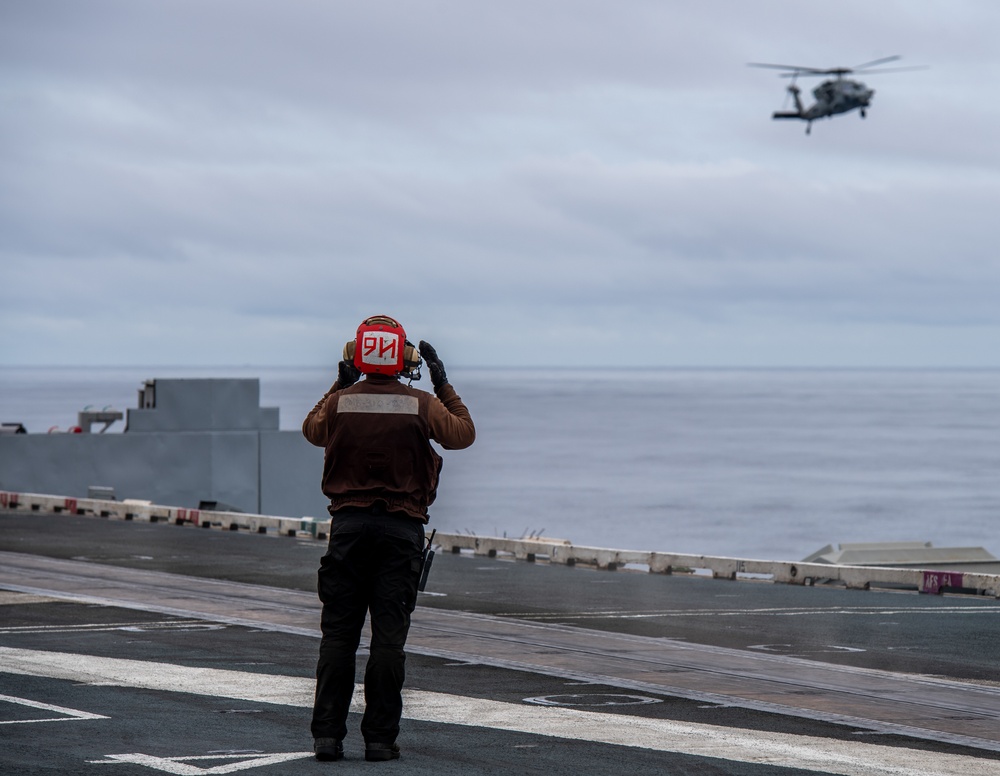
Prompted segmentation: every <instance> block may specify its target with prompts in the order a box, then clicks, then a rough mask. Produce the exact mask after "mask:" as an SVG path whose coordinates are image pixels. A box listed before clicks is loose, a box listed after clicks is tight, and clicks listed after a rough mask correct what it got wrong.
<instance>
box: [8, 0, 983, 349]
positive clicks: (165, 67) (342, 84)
mask: <svg viewBox="0 0 1000 776" xmlns="http://www.w3.org/2000/svg"><path fill="white" fill-rule="evenodd" d="M998 40H1000V4H998V3H993V2H984V1H979V2H961V1H960V0H948V2H942V1H940V0H937V1H935V2H922V1H921V0H900V1H899V2H888V1H887V0H885V1H882V2H878V3H872V2H870V0H838V1H837V2H833V3H816V2H810V3H804V2H791V1H788V2H777V1H773V0H772V1H770V2H768V1H766V0H758V2H753V3H748V2H742V0H729V1H728V2H725V1H722V0H699V2H680V1H679V0H659V1H656V2H654V1H652V0H650V1H649V2H643V1H641V0H618V1H617V2H596V1H594V0H504V2H469V1H468V0H438V1H436V2H435V1H434V0H405V1H404V0H396V1H395V2H382V1H381V0H364V2H361V1H360V0H359V1H358V2H338V1H337V0H326V1H323V0H312V1H306V0H282V2H280V3H279V2H259V1H254V0H233V1H231V2H229V1H223V0H218V1H215V2H213V1H211V0H195V1H192V2H185V1H182V0H174V1H172V2H166V1H163V2H153V1H143V0H120V1H117V0H87V2H80V0H67V1H66V2H57V1H54V0H31V2H4V3H0V100H2V106H0V292H2V301H0V363H3V364H32V365H33V364H121V365H140V364H141V365H177V364H190V365H205V366H212V365H240V364H259V365H323V364H327V363H331V362H333V361H335V360H337V359H338V358H339V352H340V349H341V347H342V345H343V342H344V341H345V340H346V339H348V338H349V337H351V336H353V333H354V330H355V329H356V327H357V325H358V323H359V322H360V320H361V319H362V318H363V317H365V316H368V315H373V314H376V313H387V314H390V315H393V316H395V317H397V318H398V319H399V320H400V321H401V322H402V323H403V325H404V327H405V328H406V329H407V332H408V334H410V335H411V337H412V338H413V339H414V340H416V339H420V338H423V339H427V340H429V341H431V342H432V343H434V344H435V345H436V346H437V348H438V350H439V351H440V353H441V355H442V357H443V358H444V360H445V363H446V364H448V363H451V364H460V365H468V366H473V365H488V364H496V365H548V364H552V365H566V366H591V365H600V366H614V365H651V366H888V367H892V366H1000V346H998V343H1000V337H998V334H1000V302H998V293H997V291H998V288H1000V252H998V250H997V237H996V234H995V232H994V227H995V224H996V223H997V221H998V218H1000V216H998V214H1000V146H998V142H997V138H998V137H1000V99H998V96H1000V88H998V84H1000V46H998V45H997V41H998ZM896 54H898V55H901V56H902V57H903V59H902V60H901V61H900V62H899V63H898V64H900V65H926V66H928V69H926V70H919V71H914V72H902V73H892V74H882V75H870V76H865V77H864V79H863V80H864V81H865V82H866V83H867V84H868V85H869V86H871V87H873V88H874V89H875V90H876V95H875V98H874V100H873V104H872V106H871V108H870V109H869V111H868V117H867V119H865V120H862V119H861V117H860V116H859V115H858V113H857V112H853V113H850V114H846V115H843V116H838V117H836V118H834V119H831V120H823V121H820V122H818V123H816V124H815V125H814V126H813V130H812V134H811V135H810V136H806V134H805V132H804V129H805V127H804V125H803V124H802V123H800V122H777V121H772V120H771V119H770V115H771V113H772V111H774V110H778V109H781V108H782V105H783V103H784V101H785V94H784V88H785V86H786V85H787V80H785V79H781V78H779V77H777V75H778V74H777V72H776V71H768V70H763V69H753V68H748V67H747V66H746V63H747V62H751V61H753V62H777V63H790V64H795V65H806V66H812V67H832V66H850V65H856V64H860V63H863V62H867V61H870V60H873V59H877V58H880V57H885V56H890V55H896ZM817 83H818V81H817V80H815V79H814V80H811V81H802V82H801V85H802V86H803V87H805V89H804V96H806V97H808V98H809V102H811V101H812V100H811V95H810V94H809V90H811V89H812V88H814V87H815V86H816V85H817Z"/></svg>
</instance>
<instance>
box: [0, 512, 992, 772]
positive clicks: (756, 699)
mask: <svg viewBox="0 0 1000 776" xmlns="http://www.w3.org/2000/svg"><path fill="white" fill-rule="evenodd" d="M323 549H324V547H323V543H322V542H317V541H314V540H312V539H290V538H285V537H271V536H256V535H247V534H239V533H229V532H220V531H210V530H201V529H197V528H193V527H180V526H172V525H166V524H152V525H151V524H133V523H124V522H112V521H107V520H101V519H99V518H92V517H68V516H63V515H60V516H50V515H38V514H33V515H0V590H7V591H11V592H8V593H2V594H0V601H2V603H3V605H2V606H0V669H2V670H0V695H2V696H4V699H3V700H0V713H2V716H0V723H3V732H4V734H5V738H6V739H8V740H9V742H10V745H9V746H6V745H5V747H3V748H2V751H0V773H7V772H10V773H15V772H16V773H57V772H63V773H66V772H72V773H76V772H86V773H95V774H100V773H103V772H105V771H106V770H108V769H110V773H112V774H114V776H119V774H132V773H136V774H139V773H147V774H149V773H155V772H157V771H160V772H170V773H191V774H198V773H222V772H233V773H235V772H242V770H252V771H253V772H254V773H259V774H261V775H262V776H266V774H268V773H288V772H291V771H292V770H294V771H295V772H303V773H312V772H319V771H320V770H328V769H330V768H334V767H338V768H340V769H341V770H344V769H347V770H351V769H357V770H362V769H364V770H366V771H367V770H368V769H371V768H379V767H382V768H397V769H398V768H400V767H405V768H406V770H407V772H414V773H423V772H428V773H430V772H434V773H450V772H456V773H457V772H462V773H497V772H510V773H533V772H536V771H537V772H541V771H546V772H549V773H552V772H556V773H578V772H590V771H593V770H594V769H598V770H601V769H611V768H615V769H619V770H620V769H621V768H622V767H627V769H628V770H629V771H631V772H635V773H647V772H648V773H654V772H655V773H663V772H670V773H699V774H703V773H712V774H715V773H718V774H763V773H873V774H874V773H890V772H892V773H913V774H917V773H963V774H975V773H998V772H1000V687H998V685H997V684H996V683H995V682H996V680H997V670H996V666H997V665H998V664H1000V662H998V658H1000V639H997V638H996V635H997V633H998V628H1000V621H998V619H997V618H998V616H1000V602H998V601H996V600H994V599H987V598H977V597H964V596H924V595H917V594H915V593H898V592H897V593H892V592H872V591H869V592H862V591H847V590H841V589H825V588H801V587H790V586H781V585H773V584H769V583H756V582H727V581H718V580H708V579H695V578H689V577H667V576H658V575H648V574H638V573H629V572H621V571H619V572H600V571H594V570H588V569H581V568H565V567H557V566H548V565H545V564H529V563H524V562H512V561H503V560H495V559H487V558H482V557H471V556H451V555H441V554H439V555H438V556H437V558H436V559H435V563H434V567H433V571H432V574H431V581H430V583H429V585H428V593H427V594H424V595H423V596H422V597H421V601H420V606H419V607H418V609H417V612H416V613H415V615H414V627H413V629H412V631H411V636H410V641H409V644H408V652H409V658H408V664H407V667H408V679H407V688H408V689H407V693H408V694H407V701H406V712H405V714H406V719H405V720H404V723H403V732H402V734H401V736H400V744H401V746H402V747H403V749H404V759H403V760H401V761H400V762H399V763H390V764H388V765H374V764H367V763H364V762H363V760H362V759H361V742H360V737H359V736H358V735H357V733H356V723H357V718H356V717H355V718H353V720H352V724H353V725H354V728H353V731H352V734H351V735H349V738H348V741H347V750H348V758H349V759H348V760H347V761H345V762H343V763H333V764H329V763H328V764H324V763H317V762H315V761H313V760H311V759H309V756H308V753H309V749H310V745H311V741H310V739H309V736H308V717H309V708H308V706H309V700H310V699H309V695H310V693H311V674H312V670H313V668H314V661H315V654H316V647H317V639H318V619H319V605H318V601H317V600H316V597H315V593H314V592H313V589H314V580H315V570H316V567H317V566H318V562H319V557H320V556H321V554H322V552H323ZM359 664H361V665H359V667H362V668H363V661H359ZM359 679H360V674H359ZM88 715H89V716H88ZM352 717H353V715H352ZM46 719H50V720H53V721H42V720H46ZM7 734H10V735H7ZM41 742H45V745H44V746H40V743H41ZM196 758H202V759H196ZM269 758H270V759H269ZM281 758H285V759H281ZM404 764H405V765H404ZM890 766H891V767H892V768H895V770H886V768H889V767H890ZM880 768H881V770H879V769H880Z"/></svg>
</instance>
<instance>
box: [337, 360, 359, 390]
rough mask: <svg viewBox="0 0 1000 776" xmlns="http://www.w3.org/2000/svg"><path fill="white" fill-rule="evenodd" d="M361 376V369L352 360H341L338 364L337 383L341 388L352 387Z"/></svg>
mask: <svg viewBox="0 0 1000 776" xmlns="http://www.w3.org/2000/svg"><path fill="white" fill-rule="evenodd" d="M359 377H361V370H360V369H358V368H357V367H356V366H354V364H352V363H351V362H350V361H341V362H340V363H339V364H337V383H338V384H339V385H340V387H341V388H350V387H351V386H352V385H354V384H355V383H356V382H357V381H358V378H359Z"/></svg>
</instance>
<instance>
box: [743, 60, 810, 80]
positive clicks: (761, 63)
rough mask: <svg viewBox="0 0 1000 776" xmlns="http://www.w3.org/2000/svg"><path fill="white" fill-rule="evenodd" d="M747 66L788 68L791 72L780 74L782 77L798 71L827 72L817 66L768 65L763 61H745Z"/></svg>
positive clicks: (800, 72)
mask: <svg viewBox="0 0 1000 776" xmlns="http://www.w3.org/2000/svg"><path fill="white" fill-rule="evenodd" d="M747 67H769V68H772V69H773V70H790V71H793V72H790V73H785V74H784V75H782V76H781V77H782V78H794V77H795V76H794V75H793V73H798V74H802V73H816V74H820V73H825V72H827V71H826V70H821V69H820V68H817V67H800V66H799V65H768V64H764V63H763V62H747Z"/></svg>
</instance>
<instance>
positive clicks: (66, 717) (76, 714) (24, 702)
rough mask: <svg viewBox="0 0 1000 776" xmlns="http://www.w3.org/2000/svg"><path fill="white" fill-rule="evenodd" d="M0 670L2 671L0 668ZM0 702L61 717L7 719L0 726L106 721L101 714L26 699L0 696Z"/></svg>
mask: <svg viewBox="0 0 1000 776" xmlns="http://www.w3.org/2000/svg"><path fill="white" fill-rule="evenodd" d="M0 670H4V669H2V668H0ZM0 702H7V703H14V704H17V705H18V706H28V707H30V708H32V709H41V710H42V711H52V712H55V713H56V714H61V715H62V716H61V717H51V718H47V719H8V720H3V721H0V725H28V724H31V723H32V722H70V721H74V720H80V719H108V718H107V717H105V716H103V715H101V714H91V713H90V712H89V711H77V710H76V709H67V708H66V707H65V706H53V705H52V704H51V703H39V702H38V701H29V700H28V699H27V698H15V697H14V696H13V695H0Z"/></svg>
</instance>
